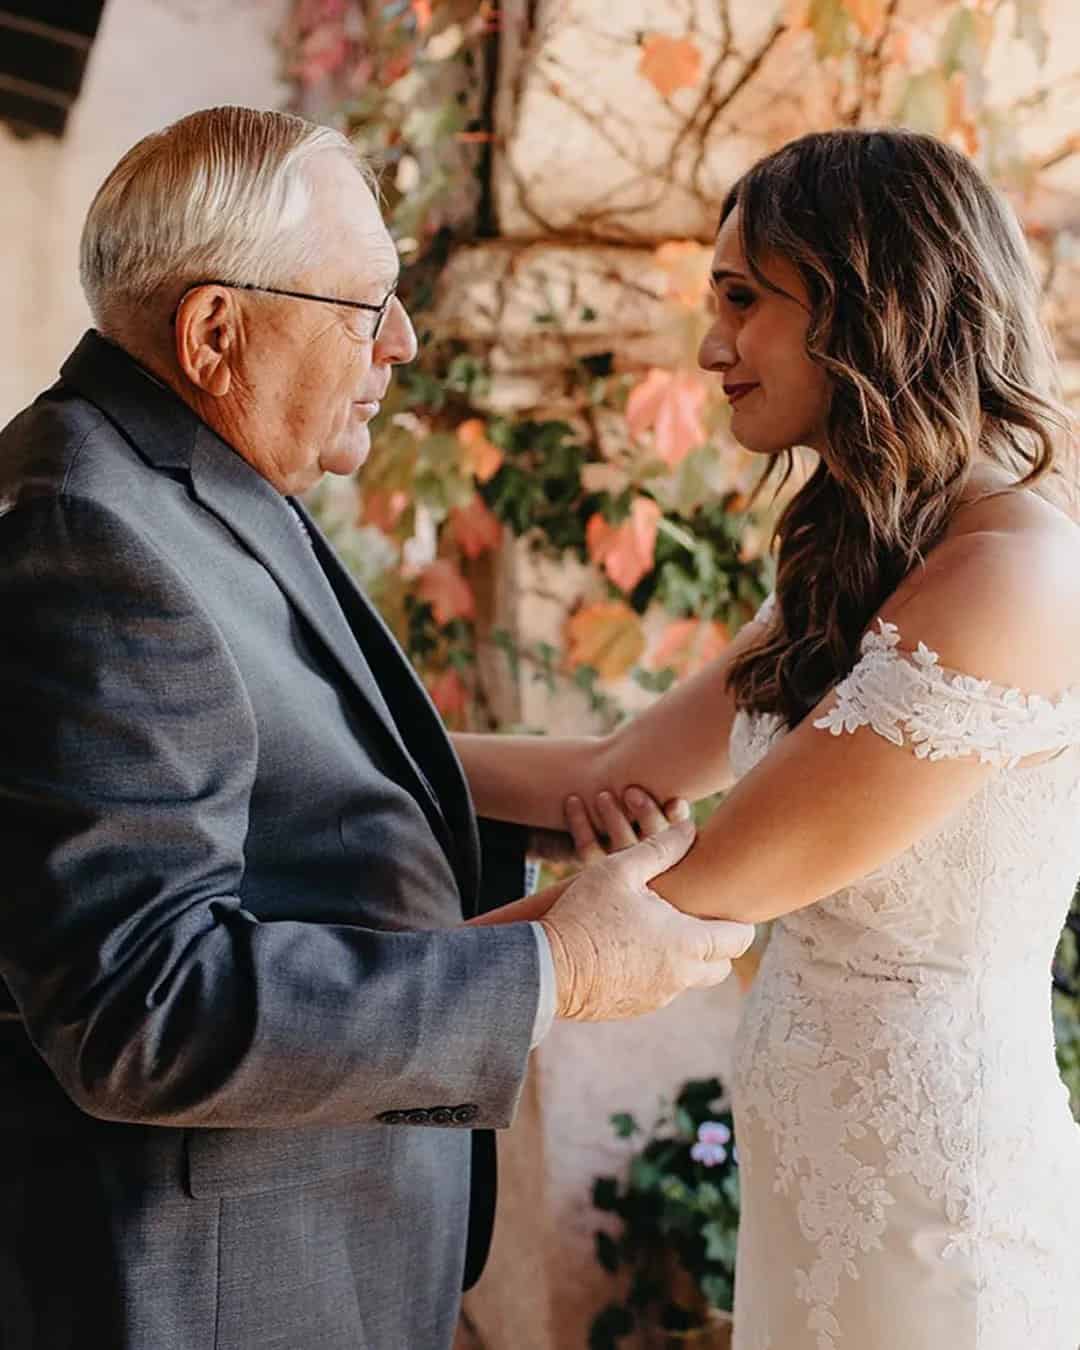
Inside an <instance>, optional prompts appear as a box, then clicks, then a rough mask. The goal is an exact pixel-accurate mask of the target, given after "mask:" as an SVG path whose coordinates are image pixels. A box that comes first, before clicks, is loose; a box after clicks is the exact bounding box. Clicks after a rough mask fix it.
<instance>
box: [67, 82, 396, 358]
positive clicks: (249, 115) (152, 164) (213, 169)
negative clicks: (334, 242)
mask: <svg viewBox="0 0 1080 1350" xmlns="http://www.w3.org/2000/svg"><path fill="white" fill-rule="evenodd" d="M326 151H336V152H338V153H341V154H344V155H346V156H347V157H348V158H349V160H350V161H351V162H352V163H353V164H354V165H355V167H356V169H357V171H358V172H359V173H360V174H361V175H362V176H363V178H364V179H365V181H366V182H367V183H368V185H369V186H370V187H372V189H373V190H375V184H374V179H373V175H372V172H371V170H370V168H369V167H368V166H367V165H366V164H365V163H364V161H363V160H362V159H361V158H360V156H359V155H358V153H357V151H356V149H355V147H354V146H353V145H352V144H351V142H350V141H349V140H348V139H347V138H346V137H345V136H343V135H342V134H341V132H339V131H334V130H332V129H331V128H330V127H323V126H317V125H316V124H314V123H312V122H307V121H305V120H304V119H303V118H301V117H295V116H293V115H292V114H290V113H282V112H266V111H262V110H259V109H256V108H235V107H225V108H207V109H205V110H204V111H202V112H197V113H192V114H191V115H190V116H188V117H183V118H181V119H180V120H179V121H178V122H174V123H173V124H172V125H171V126H168V127H166V128H165V129H164V130H163V131H156V132H153V133H152V134H151V135H149V136H145V137H144V138H143V139H142V140H141V141H139V142H138V143H137V144H136V145H134V146H132V148H131V149H130V150H129V151H128V152H127V154H126V155H125V156H124V157H123V159H121V160H120V162H119V164H117V165H116V167H115V168H114V169H113V171H112V172H111V173H110V174H109V176H108V177H107V178H106V179H105V182H104V183H102V185H101V187H100V188H99V189H98V192H97V195H96V196H95V197H94V200H93V202H92V203H91V205H90V210H89V212H88V213H87V216H86V223H85V224H84V225H83V232H82V241H81V243H80V247H79V275H80V278H81V280H82V287H83V291H84V292H85V294H86V298H87V301H88V302H89V305H90V312H91V314H92V315H93V317H94V322H95V323H96V324H97V326H98V328H99V329H101V331H102V332H103V333H108V332H110V331H119V330H121V329H122V328H124V327H125V326H126V325H127V324H128V323H129V322H130V321H131V319H132V318H133V317H135V316H137V314H138V312H139V310H140V309H141V308H142V307H144V306H145V305H147V304H148V303H149V302H150V301H151V300H152V299H153V298H154V297H156V296H161V295H165V296H167V297H168V298H169V300H170V303H175V301H176V300H177V299H179V297H180V295H181V294H182V293H183V291H184V290H185V289H186V288H187V287H188V286H192V285H194V284H195V283H197V282H199V281H207V280H220V281H239V282H247V283H248V284H250V285H255V286H267V285H273V284H275V283H278V284H282V283H283V282H284V281H286V280H288V279H291V278H292V277H293V276H294V275H295V273H296V272H297V271H298V270H299V269H300V268H302V267H304V266H305V264H306V263H307V262H308V261H309V259H310V256H311V253H312V251H313V250H314V248H317V246H318V241H317V240H314V239H312V238H311V236H310V233H309V232H305V231H304V230H303V228H302V226H303V223H304V220H305V218H306V216H307V213H308V208H309V206H310V203H311V187H310V184H309V181H308V178H307V174H306V173H305V166H306V164H307V163H308V161H309V160H310V159H311V158H312V157H313V156H314V155H318V154H323V153H325V152H326Z"/></svg>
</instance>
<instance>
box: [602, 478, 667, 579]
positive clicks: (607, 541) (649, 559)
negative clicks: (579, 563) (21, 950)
mask: <svg viewBox="0 0 1080 1350" xmlns="http://www.w3.org/2000/svg"><path fill="white" fill-rule="evenodd" d="M659 519H660V508H659V506H657V504H656V502H654V501H653V499H652V498H651V497H638V498H637V499H636V500H635V501H634V504H633V506H632V507H631V508H630V514H629V515H628V516H627V518H626V519H625V520H624V521H623V522H622V523H621V524H620V525H610V524H609V523H608V522H607V521H606V520H605V519H604V517H603V516H602V515H601V513H600V512H599V511H597V512H596V514H595V515H593V516H590V517H589V523H588V524H587V525H586V527H585V543H586V545H587V547H588V550H589V557H590V558H591V559H592V560H593V562H594V563H596V564H597V565H598V566H600V567H603V569H604V571H605V572H606V573H607V575H608V576H609V577H610V578H611V580H612V581H613V582H614V583H615V585H616V586H618V587H619V589H620V590H623V591H632V590H633V589H634V587H635V586H636V585H637V584H638V582H639V581H640V580H641V578H642V577H643V576H645V575H646V573H648V572H651V571H652V566H653V562H654V561H655V558H656V526H657V522H658V521H659Z"/></svg>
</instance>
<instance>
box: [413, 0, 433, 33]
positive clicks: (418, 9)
mask: <svg viewBox="0 0 1080 1350" xmlns="http://www.w3.org/2000/svg"><path fill="white" fill-rule="evenodd" d="M411 8H412V12H413V14H414V15H415V16H416V27H417V29H418V31H419V32H421V33H425V32H427V30H428V29H429V28H430V27H431V0H412V6H411Z"/></svg>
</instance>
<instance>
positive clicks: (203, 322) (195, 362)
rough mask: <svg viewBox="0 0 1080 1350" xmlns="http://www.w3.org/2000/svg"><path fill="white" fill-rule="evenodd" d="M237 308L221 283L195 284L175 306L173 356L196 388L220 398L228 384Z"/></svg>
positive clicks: (233, 349) (229, 383) (228, 386)
mask: <svg viewBox="0 0 1080 1350" xmlns="http://www.w3.org/2000/svg"><path fill="white" fill-rule="evenodd" d="M239 323H240V311H239V307H238V306H237V304H236V297H235V296H234V295H233V293H232V292H231V291H228V290H226V289H225V288H224V287H222V286H196V287H195V288H194V289H192V290H190V291H187V292H186V293H185V294H184V296H183V297H182V298H181V300H180V304H179V305H178V306H177V310H176V319H175V322H174V324H173V332H174V335H175V338H176V360H177V363H178V365H179V366H180V369H181V370H182V371H183V372H184V374H185V375H186V376H187V378H188V379H189V380H190V381H191V383H192V384H193V385H195V386H196V388H198V389H201V390H202V391H203V393H206V394H209V395H210V396H211V398H223V397H224V396H225V395H226V394H227V393H228V392H229V389H230V387H231V385H232V379H233V369H232V361H233V357H234V355H235V353H236V351H237V347H238V344H237V338H238V336H239V334H238V327H239Z"/></svg>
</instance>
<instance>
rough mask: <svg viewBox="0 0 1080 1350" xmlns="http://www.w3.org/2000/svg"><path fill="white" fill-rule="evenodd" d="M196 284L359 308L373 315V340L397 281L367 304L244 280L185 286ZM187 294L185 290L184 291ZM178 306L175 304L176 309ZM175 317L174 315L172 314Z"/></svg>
mask: <svg viewBox="0 0 1080 1350" xmlns="http://www.w3.org/2000/svg"><path fill="white" fill-rule="evenodd" d="M196 286H225V287H227V288H228V289H229V290H230V291H260V292H262V294H264V295H283V296H285V297H286V299H289V300H314V301H315V303H316V304H319V305H343V306H344V307H345V308H346V309H361V310H365V311H366V312H367V313H369V314H373V315H374V316H375V317H374V318H373V319H372V320H371V324H370V326H371V332H370V333H368V334H366V336H367V338H368V340H369V341H370V342H374V341H375V340H376V338H378V336H379V330H380V329H381V328H382V322H383V319H385V318H386V311H387V310H388V309H389V308H390V301H391V300H393V298H394V296H395V295H396V294H397V282H396V281H395V282H394V284H393V285H392V286H391V287H390V289H389V290H388V291H387V293H386V298H385V300H383V301H382V303H381V304H378V305H370V304H367V303H366V302H365V301H363V300H339V299H338V298H337V297H336V296H333V295H309V294H308V293H307V292H306V291H283V290H280V289H279V288H278V287H276V286H252V285H251V284H250V282H246V281H216V280H215V281H194V282H192V284H191V285H190V286H189V287H188V288H187V289H188V291H193V290H194V289H195V288H196ZM184 294H185V295H186V294H187V291H185V292H184ZM179 308H180V306H179V305H177V310H179ZM173 318H174V319H175V318H176V315H175V314H174V315H173Z"/></svg>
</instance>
